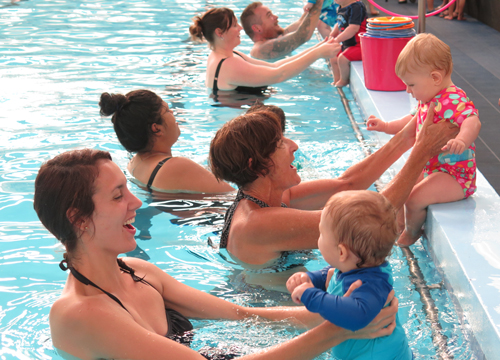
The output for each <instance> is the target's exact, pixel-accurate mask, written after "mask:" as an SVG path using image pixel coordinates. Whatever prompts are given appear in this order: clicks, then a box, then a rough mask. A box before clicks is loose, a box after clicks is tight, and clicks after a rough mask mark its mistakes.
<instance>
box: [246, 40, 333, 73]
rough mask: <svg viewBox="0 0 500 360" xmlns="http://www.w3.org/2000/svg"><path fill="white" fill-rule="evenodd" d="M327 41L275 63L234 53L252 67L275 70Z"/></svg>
mask: <svg viewBox="0 0 500 360" xmlns="http://www.w3.org/2000/svg"><path fill="white" fill-rule="evenodd" d="M327 40H328V38H326V39H324V40H323V41H320V42H318V43H317V44H315V45H313V46H311V47H310V48H307V49H306V50H304V51H302V52H300V53H298V54H295V55H293V56H290V57H286V58H284V59H281V60H278V61H276V62H273V63H271V62H267V61H263V60H258V59H254V58H253V57H250V56H248V55H246V54H244V53H242V52H240V51H236V52H237V53H238V54H239V55H240V56H241V57H242V58H243V59H244V60H246V61H247V62H249V63H252V64H254V65H262V66H268V67H273V68H276V67H280V66H281V65H283V64H286V63H289V62H291V61H295V60H296V59H297V58H299V57H301V56H303V55H305V54H307V53H308V52H310V51H312V50H314V49H316V48H317V47H318V46H320V45H322V44H323V43H324V42H326V41H327Z"/></svg>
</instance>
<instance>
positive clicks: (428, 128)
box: [403, 103, 460, 158]
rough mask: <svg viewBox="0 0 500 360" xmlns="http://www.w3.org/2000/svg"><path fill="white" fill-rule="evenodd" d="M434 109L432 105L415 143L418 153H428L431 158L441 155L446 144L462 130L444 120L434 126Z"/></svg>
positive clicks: (432, 104)
mask: <svg viewBox="0 0 500 360" xmlns="http://www.w3.org/2000/svg"><path fill="white" fill-rule="evenodd" d="M434 107H435V104H434V103H431V104H430V106H429V110H428V111H427V116H426V118H425V121H424V124H423V126H422V128H421V129H420V131H419V133H418V135H417V140H416V143H415V148H418V150H417V151H422V152H423V153H427V154H428V156H429V158H431V157H433V156H436V155H438V154H439V153H441V152H442V151H443V148H444V147H445V145H446V143H447V142H448V141H449V140H450V139H453V138H455V136H457V134H458V132H459V130H460V129H459V127H458V126H456V125H454V124H452V123H449V122H447V121H444V120H443V121H441V122H439V123H437V124H434V122H433V119H434ZM404 130H406V129H403V131H404Z"/></svg>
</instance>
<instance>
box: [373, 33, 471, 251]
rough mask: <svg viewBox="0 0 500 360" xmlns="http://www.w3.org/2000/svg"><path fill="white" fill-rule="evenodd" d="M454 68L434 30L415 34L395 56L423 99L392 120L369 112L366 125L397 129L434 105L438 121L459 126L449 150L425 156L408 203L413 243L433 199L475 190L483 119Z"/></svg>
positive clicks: (419, 119)
mask: <svg viewBox="0 0 500 360" xmlns="http://www.w3.org/2000/svg"><path fill="white" fill-rule="evenodd" d="M452 70H453V61H452V58H451V52H450V47H449V46H448V45H446V44H445V43H444V42H442V41H441V40H439V39H438V38H437V37H435V36H434V35H432V34H419V35H417V36H416V37H415V38H413V39H412V40H411V41H410V42H409V43H408V44H407V45H406V46H405V47H404V49H403V50H402V51H401V54H399V57H398V60H397V62H396V74H397V75H398V76H399V77H400V78H401V80H403V82H404V83H405V84H406V91H407V92H408V93H410V94H411V95H412V96H413V97H414V98H415V99H417V100H418V101H419V104H418V107H417V108H416V112H415V113H412V114H409V115H406V116H405V117H403V118H401V119H398V120H395V121H391V122H384V121H382V120H380V119H378V118H376V117H375V116H373V115H371V116H370V117H369V118H368V122H367V128H368V130H376V131H382V132H385V133H386V134H396V133H397V132H398V131H399V130H401V129H402V128H403V127H404V126H406V124H407V123H410V125H409V126H414V127H415V130H416V131H417V132H418V131H419V130H420V129H421V127H422V124H423V121H424V119H425V117H426V114H427V112H428V111H429V107H430V106H434V105H435V108H434V112H435V115H434V122H435V123H437V122H441V121H449V122H451V123H452V124H455V125H456V126H458V127H460V132H459V134H458V135H457V137H456V138H455V139H452V140H450V141H449V142H448V143H447V145H446V146H445V147H444V148H443V151H445V152H443V153H441V154H440V155H438V156H435V157H433V158H432V159H430V160H429V161H428V162H427V164H426V166H425V167H424V169H423V171H422V174H421V176H420V178H419V180H418V182H417V185H415V187H414V188H413V190H412V192H411V194H410V196H409V198H408V200H407V202H406V203H405V211H404V216H405V220H406V221H405V229H404V231H403V233H402V234H401V236H400V238H399V240H398V245H400V246H409V245H412V244H413V243H415V241H417V240H418V238H419V237H420V236H421V235H422V225H423V224H424V222H425V218H426V215H427V207H428V206H429V205H431V204H439V203H446V202H452V201H458V200H462V199H465V198H468V197H469V196H471V195H472V194H474V193H475V191H476V159H475V144H474V141H475V140H476V138H477V136H478V134H479V130H480V129H481V123H480V121H479V117H478V111H477V109H476V108H475V107H474V104H473V103H472V101H470V100H469V98H468V97H467V95H466V94H465V92H464V91H463V90H462V89H460V88H458V87H456V86H455V85H454V84H453V82H452V81H451V73H452ZM401 215H403V213H402V212H401ZM401 222H402V221H401Z"/></svg>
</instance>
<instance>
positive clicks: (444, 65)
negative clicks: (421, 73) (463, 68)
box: [396, 34, 453, 77]
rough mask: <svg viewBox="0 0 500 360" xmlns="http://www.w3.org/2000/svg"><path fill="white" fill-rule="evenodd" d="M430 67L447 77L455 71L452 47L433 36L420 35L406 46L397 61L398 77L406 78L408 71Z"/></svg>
mask: <svg viewBox="0 0 500 360" xmlns="http://www.w3.org/2000/svg"><path fill="white" fill-rule="evenodd" d="M421 67H428V68H430V69H431V71H435V70H441V71H443V72H444V74H445V75H450V74H451V72H452V71H453V60H452V58H451V51H450V47H449V46H448V45H446V44H445V43H444V42H442V41H441V40H439V39H438V38H437V37H436V36H434V35H432V34H418V35H417V36H415V37H414V38H413V39H411V40H410V42H408V44H406V46H405V47H404V49H403V50H402V51H401V53H400V54H399V56H398V60H397V61H396V75H397V76H399V77H401V76H404V75H405V74H406V73H407V72H408V71H416V70H417V69H418V68H421Z"/></svg>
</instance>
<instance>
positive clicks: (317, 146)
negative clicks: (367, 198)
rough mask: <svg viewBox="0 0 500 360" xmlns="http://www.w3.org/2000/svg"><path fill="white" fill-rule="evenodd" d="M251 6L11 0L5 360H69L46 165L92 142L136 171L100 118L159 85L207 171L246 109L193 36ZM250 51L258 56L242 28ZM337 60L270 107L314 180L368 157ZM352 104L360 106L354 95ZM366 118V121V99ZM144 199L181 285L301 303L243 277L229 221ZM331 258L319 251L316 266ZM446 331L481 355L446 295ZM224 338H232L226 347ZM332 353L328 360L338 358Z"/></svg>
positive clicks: (145, 241) (147, 240) (257, 337)
mask: <svg viewBox="0 0 500 360" xmlns="http://www.w3.org/2000/svg"><path fill="white" fill-rule="evenodd" d="M247 3H248V1H245V0H233V1H209V2H207V1H202V0H182V1H181V0H179V1H174V0H163V1H161V0H150V1H142V0H128V1H98V0H85V1H83V0H59V1H52V0H51V1H49V0H27V1H20V2H18V3H16V4H15V5H11V4H10V2H8V1H2V0H0V34H1V38H0V82H1V83H0V84H1V86H0V106H1V107H0V109H1V111H0V123H1V125H2V126H1V130H0V144H1V145H0V155H1V156H0V333H1V335H0V336H1V345H0V357H1V358H2V359H33V358H40V359H51V358H54V359H58V358H59V356H58V355H57V353H56V352H55V350H54V349H53V347H52V344H51V340H50V332H49V327H48V314H49V310H50V306H51V304H52V303H53V302H54V300H55V299H56V298H57V297H58V296H59V295H60V293H61V291H62V287H63V285H64V282H65V279H66V276H67V275H66V274H65V273H64V272H62V271H60V270H59V268H58V266H57V263H58V262H59V261H60V260H61V258H62V253H63V249H62V247H61V246H59V244H58V242H57V241H56V240H55V239H54V238H53V237H52V236H51V235H50V234H49V233H48V232H47V231H46V230H45V229H44V228H43V227H42V226H41V224H40V223H39V222H38V219H37V217H36V214H35V213H34V211H33V209H32V199H33V183H34V179H35V177H36V174H37V171H38V169H39V167H40V165H41V164H42V162H43V161H45V160H47V159H49V158H51V157H53V156H54V155H56V154H59V153H61V152H62V151H65V150H69V149H74V148H82V147H92V148H98V149H103V150H108V151H110V152H111V154H112V156H113V159H114V160H115V161H116V162H117V163H118V165H119V166H120V167H121V168H123V169H125V167H126V164H127V162H128V159H129V155H128V154H127V152H126V151H124V150H123V149H122V148H121V146H120V145H119V143H118V141H117V140H116V137H115V135H114V132H113V129H112V126H111V122H110V121H109V119H106V118H101V117H100V116H99V114H98V112H99V110H98V106H97V103H98V99H99V96H100V94H101V93H102V92H104V91H109V92H122V93H124V92H128V91H130V90H133V89H138V88H147V89H150V90H153V91H155V92H157V93H158V94H159V95H161V96H162V97H163V98H164V100H166V101H167V102H168V103H169V104H170V105H171V107H172V108H173V109H174V111H175V113H176V116H177V119H178V120H179V122H180V123H181V129H182V135H181V137H180V139H179V142H178V144H177V145H176V147H175V148H174V152H176V153H177V154H182V155H184V156H187V157H190V158H192V159H194V160H195V161H197V162H199V163H201V164H206V158H207V152H208V146H209V142H210V139H211V137H212V136H213V134H214V132H215V130H216V129H218V128H219V127H220V126H221V125H222V124H223V123H224V122H226V121H228V120H229V119H231V118H233V117H235V116H237V115H239V114H240V113H242V112H243V110H241V109H237V108H233V107H220V106H214V105H215V104H214V103H213V101H212V100H211V99H210V98H209V97H208V95H207V91H206V89H205V87H204V70H205V61H206V57H207V55H208V52H209V50H208V48H207V46H206V45H195V44H192V43H190V42H189V41H187V38H188V30H187V29H188V27H189V25H190V19H191V18H192V16H193V15H194V14H195V13H196V12H202V11H205V10H206V8H207V7H209V6H211V5H214V4H215V5H217V4H219V5H225V6H229V7H231V8H233V9H234V10H235V11H236V14H237V15H239V14H240V13H241V11H242V9H243V8H244V7H245V6H246V4H247ZM267 3H268V5H270V7H272V8H273V9H274V10H275V12H276V13H277V14H278V15H279V16H280V22H281V23H282V24H289V23H290V22H291V21H292V19H296V18H297V17H298V16H299V14H300V11H301V7H302V3H301V2H300V1H294V0H285V1H279V0H273V1H271V0H270V1H268V2H267ZM241 38H242V45H240V47H239V49H240V50H242V51H245V52H249V49H250V41H249V39H248V38H247V37H246V36H245V35H244V34H243V33H242V36H241ZM330 83H331V76H330V74H329V73H328V70H327V68H326V66H325V62H324V61H318V62H316V63H315V64H314V65H313V66H312V67H311V68H309V69H308V70H306V71H305V72H304V73H303V74H301V75H300V76H298V77H296V78H294V79H291V80H289V81H287V82H285V83H284V84H280V85H278V86H273V90H272V95H271V97H270V98H269V99H268V100H266V103H268V104H275V105H278V106H281V107H282V108H283V109H284V110H285V112H286V115H287V120H288V127H287V135H288V136H289V137H290V138H292V139H293V140H294V141H296V142H297V143H298V144H299V146H300V149H301V153H300V154H299V156H298V157H299V159H300V163H301V166H302V169H301V176H302V177H303V179H305V180H308V179H316V178H327V177H335V176H338V175H340V174H341V173H342V172H343V171H344V170H345V169H346V168H348V167H349V166H350V165H351V164H353V163H354V162H357V161H359V160H360V159H361V158H362V157H363V153H362V151H361V148H360V146H359V144H358V143H357V142H356V138H355V136H354V133H353V131H352V129H351V127H350V125H349V122H348V120H347V117H346V114H345V112H344V110H343V108H342V105H341V103H340V101H339V98H338V95H337V93H336V91H334V88H333V87H332V86H331V84H330ZM347 95H348V97H349V98H352V96H351V95H350V93H349V92H348V91H347ZM353 111H354V113H355V115H356V114H357V115H358V116H359V112H358V110H357V108H356V107H355V106H354V104H353ZM358 120H359V121H361V119H358ZM129 185H130V188H131V189H132V191H133V193H134V194H136V195H137V196H138V197H139V198H140V199H141V200H143V202H144V205H143V209H142V210H143V211H144V214H145V215H144V216H145V217H147V219H141V222H143V223H148V222H149V223H150V224H149V225H148V229H147V232H146V231H144V232H143V231H140V232H139V235H138V246H139V249H138V251H137V252H136V256H142V257H145V258H147V259H149V261H151V262H152V263H155V264H156V265H158V266H159V267H160V268H162V269H163V270H165V271H166V272H168V273H169V274H171V275H173V276H174V277H175V278H177V279H178V280H180V281H183V282H185V283H187V284H189V285H191V286H194V287H196V288H198V289H201V290H203V291H207V292H210V293H212V294H214V295H217V296H220V297H223V298H225V299H228V300H230V301H233V302H236V303H238V304H242V305H251V306H271V305H277V304H285V303H288V302H289V296H288V295H286V294H283V293H278V292H272V291H266V290H263V289H259V288H256V287H252V286H248V285H245V284H244V283H242V281H241V276H240V275H241V269H239V268H238V267H237V266H233V265H232V264H230V263H228V262H226V261H224V260H223V259H222V258H221V257H220V256H219V254H218V252H217V251H216V250H214V249H212V248H211V247H209V246H208V245H207V240H208V238H209V237H214V238H216V237H217V235H216V234H214V232H216V231H217V230H218V229H219V226H218V225H204V226H190V225H185V226H179V225H174V224H172V221H175V220H176V219H177V217H176V216H174V215H172V214H170V213H167V212H160V213H154V214H150V215H147V210H148V208H147V203H148V202H150V201H151V198H150V195H149V194H148V193H146V192H144V191H143V190H141V189H140V188H139V187H138V186H136V185H135V184H133V183H131V182H130V183H129ZM414 251H415V255H416V256H417V258H418V260H419V263H420V266H421V267H422V270H423V272H424V274H425V276H426V280H427V282H428V283H429V284H439V283H441V281H442V279H441V277H440V276H439V274H438V273H437V271H436V270H435V268H434V265H433V263H432V261H431V259H430V258H429V257H428V256H427V253H426V251H425V249H424V248H423V246H422V245H420V243H418V245H417V246H415V249H414ZM391 264H392V266H393V268H394V274H395V289H396V292H397V294H398V297H399V299H400V318H401V321H402V322H403V324H404V328H405V330H406V331H407V334H409V342H410V346H411V347H412V349H413V350H414V353H415V355H416V357H417V359H437V358H438V356H437V355H436V350H435V348H434V345H433V343H432V340H431V335H430V334H431V329H430V326H429V324H428V322H427V320H426V318H425V313H424V312H423V309H422V308H423V304H422V302H421V301H420V298H419V294H418V293H417V291H415V286H414V285H413V284H412V283H411V281H410V280H409V270H408V267H407V265H406V260H405V258H404V256H403V255H402V253H401V251H400V250H399V249H395V250H394V254H393V255H392V257H391ZM324 265H325V263H324V262H323V261H322V260H321V258H320V256H319V254H318V253H316V252H315V256H313V257H312V259H310V260H309V261H308V263H307V264H306V266H307V268H308V269H311V270H315V269H319V268H321V267H323V266H324ZM431 293H432V296H433V298H434V299H435V301H436V305H437V306H438V309H439V316H440V321H441V325H442V327H443V332H444V333H445V335H446V336H447V337H448V346H449V350H450V352H451V353H452V354H453V356H454V358H455V359H462V360H465V359H471V358H473V356H472V353H471V349H470V347H469V345H468V343H467V341H466V339H464V336H463V335H462V332H461V328H460V324H459V321H458V318H457V316H456V314H455V312H454V308H453V304H452V303H451V300H450V299H449V296H448V294H447V293H446V291H445V290H441V289H440V288H436V289H434V290H431ZM195 327H196V328H197V329H198V330H197V336H196V337H195V342H194V345H193V346H194V347H195V348H198V347H201V346H204V345H210V346H219V347H224V346H227V345H230V344H237V345H239V346H241V347H242V348H243V349H244V351H246V352H251V351H253V350H255V349H260V348H263V347H267V346H270V345H274V344H277V343H280V342H282V341H284V340H286V339H289V338H291V337H293V336H294V335H296V334H297V333H298V332H297V331H296V330H295V329H292V328H290V326H289V325H287V324H284V323H283V324H281V323H278V324H271V323H265V322H263V321H257V320H248V321H245V322H220V321H217V322H214V321H196V322H195ZM221 339H224V340H221ZM330 358H331V357H330V356H329V354H324V355H323V356H321V357H320V359H330Z"/></svg>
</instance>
